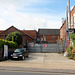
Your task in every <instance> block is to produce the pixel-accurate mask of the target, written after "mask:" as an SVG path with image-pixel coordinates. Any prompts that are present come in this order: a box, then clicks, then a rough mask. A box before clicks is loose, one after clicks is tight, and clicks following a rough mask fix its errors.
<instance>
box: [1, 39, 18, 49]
mask: <svg viewBox="0 0 75 75" xmlns="http://www.w3.org/2000/svg"><path fill="white" fill-rule="evenodd" d="M4 45H8V47H9V48H17V46H18V45H17V43H15V42H13V41H7V40H4V39H0V48H3V47H4Z"/></svg>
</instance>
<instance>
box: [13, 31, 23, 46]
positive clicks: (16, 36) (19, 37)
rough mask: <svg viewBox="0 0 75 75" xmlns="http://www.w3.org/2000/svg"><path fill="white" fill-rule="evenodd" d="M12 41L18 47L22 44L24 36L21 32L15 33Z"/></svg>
mask: <svg viewBox="0 0 75 75" xmlns="http://www.w3.org/2000/svg"><path fill="white" fill-rule="evenodd" d="M12 41H14V42H16V43H17V44H18V45H21V44H22V34H21V33H19V32H13V36H12Z"/></svg>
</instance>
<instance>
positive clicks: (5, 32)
mask: <svg viewBox="0 0 75 75" xmlns="http://www.w3.org/2000/svg"><path fill="white" fill-rule="evenodd" d="M14 31H19V32H20V33H22V34H23V35H25V36H28V37H30V38H32V39H34V38H33V37H31V36H30V35H28V34H25V33H24V32H22V31H21V30H19V29H17V28H16V27H14V26H11V27H9V28H8V29H6V30H5V31H3V32H1V33H0V35H4V34H9V33H10V32H14Z"/></svg>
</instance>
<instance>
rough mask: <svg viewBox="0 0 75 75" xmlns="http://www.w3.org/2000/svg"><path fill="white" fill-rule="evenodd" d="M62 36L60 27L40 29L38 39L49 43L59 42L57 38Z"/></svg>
mask: <svg viewBox="0 0 75 75" xmlns="http://www.w3.org/2000/svg"><path fill="white" fill-rule="evenodd" d="M58 38H60V30H59V29H39V30H38V35H37V40H40V41H41V42H47V43H57V39H58Z"/></svg>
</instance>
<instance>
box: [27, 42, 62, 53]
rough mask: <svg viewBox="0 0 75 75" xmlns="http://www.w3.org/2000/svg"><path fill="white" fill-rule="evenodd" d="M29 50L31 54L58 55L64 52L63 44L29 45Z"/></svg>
mask: <svg viewBox="0 0 75 75" xmlns="http://www.w3.org/2000/svg"><path fill="white" fill-rule="evenodd" d="M27 50H28V51H29V52H36V53H40V52H47V53H57V52H62V51H63V45H62V44H59V45H58V44H34V43H29V44H28V46H27Z"/></svg>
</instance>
